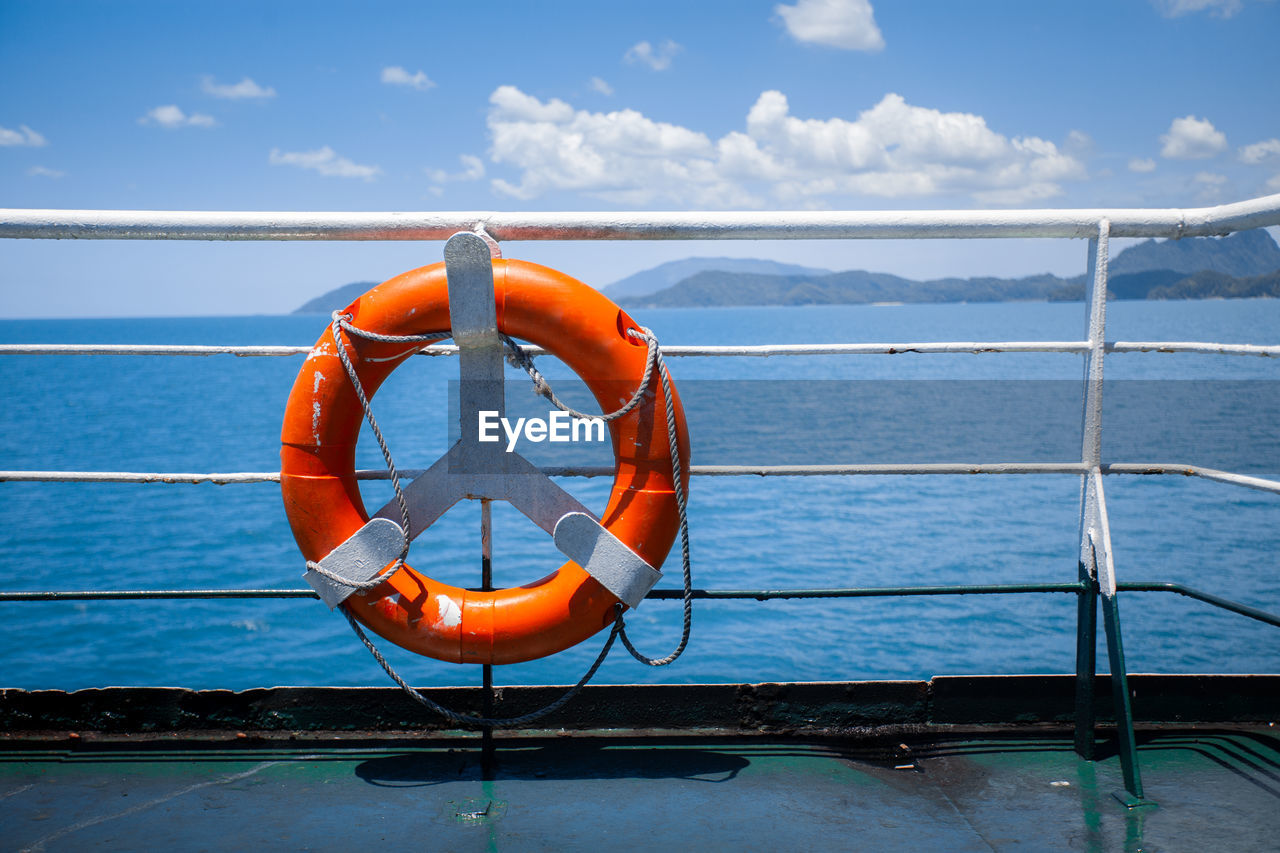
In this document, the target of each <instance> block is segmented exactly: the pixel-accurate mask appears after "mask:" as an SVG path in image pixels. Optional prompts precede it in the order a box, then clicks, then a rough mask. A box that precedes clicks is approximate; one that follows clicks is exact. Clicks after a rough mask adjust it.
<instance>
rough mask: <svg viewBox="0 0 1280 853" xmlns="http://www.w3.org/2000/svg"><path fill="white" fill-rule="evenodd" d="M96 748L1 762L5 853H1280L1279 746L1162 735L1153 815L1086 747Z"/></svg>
mask: <svg viewBox="0 0 1280 853" xmlns="http://www.w3.org/2000/svg"><path fill="white" fill-rule="evenodd" d="M901 743H902V746H905V747H906V748H905V749H904V748H902V746H899V745H897V744H892V745H888V746H877V747H867V746H864V745H863V744H861V743H860V742H859V741H858V740H856V739H842V738H826V739H821V740H812V739H802V740H787V739H776V738H768V737H765V736H760V737H753V738H741V737H737V738H717V737H700V736H687V737H662V736H643V737H641V736H607V735H591V734H586V733H575V734H574V735H572V736H556V735H554V734H553V735H550V736H547V737H535V738H527V737H522V738H518V739H513V740H506V739H501V738H500V739H499V740H498V751H497V765H496V767H495V768H494V772H493V773H492V776H493V778H492V779H491V780H485V779H484V775H485V774H484V773H483V772H482V770H481V766H480V753H479V750H478V749H477V748H476V747H477V745H478V744H477V739H475V738H471V739H458V738H455V737H449V738H441V737H439V736H432V737H430V738H426V739H418V740H405V739H397V738H372V737H371V738H366V739H363V740H362V739H359V738H353V737H352V736H350V735H344V736H342V737H336V736H335V737H317V736H307V737H303V738H294V739H289V737H288V736H278V737H275V738H270V739H268V738H264V737H258V736H247V737H237V736H236V734H235V733H228V734H225V735H221V736H216V737H215V736H208V735H206V736H204V737H203V738H201V739H200V740H182V739H179V740H174V739H172V738H168V737H166V738H154V737H152V738H148V737H138V736H128V737H126V736H94V735H83V736H81V737H80V738H79V739H76V740H71V739H64V740H62V742H61V743H57V742H52V741H39V740H35V741H27V742H24V743H22V744H16V743H14V742H10V743H9V744H8V748H7V749H5V750H4V751H3V752H2V753H0V827H3V837H0V848H3V849H6V850H49V851H57V850H86V849H95V850H161V849H163V850H236V849H240V850H246V849H263V848H268V847H270V848H276V849H279V850H352V849H377V848H381V847H384V846H391V845H393V846H394V848H395V849H419V850H430V851H454V850H456V851H473V850H474V851H489V850H512V851H540V850H547V851H564V850H601V849H617V850H661V849H669V850H686V849H703V850H761V851H764V850H770V851H774V850H867V851H874V850H937V851H991V850H997V851H1012V850H1034V851H1040V850H1081V851H1094V850H1098V851H1101V850H1107V851H1110V850H1124V851H1138V850H1148V851H1180V850H1185V851H1211V850H1233V851H1241V850H1244V851H1251V850H1259V851H1262V850H1276V849H1277V846H1278V841H1277V839H1280V736H1277V732H1276V730H1275V729H1274V728H1273V727H1269V726H1265V725H1263V726H1252V727H1249V726H1244V727H1242V726H1233V727H1229V728H1222V729H1216V730H1212V731H1210V730H1205V729H1198V730H1160V731H1144V732H1143V733H1142V736H1141V741H1140V747H1139V753H1140V756H1141V759H1142V762H1143V771H1144V778H1145V781H1146V786H1147V795H1148V798H1149V799H1150V800H1152V801H1154V803H1155V805H1146V806H1140V807H1137V808H1126V807H1125V806H1124V805H1122V804H1121V802H1120V801H1119V800H1118V799H1116V798H1115V797H1114V796H1113V792H1115V791H1119V790H1120V789H1121V787H1122V781H1121V776H1120V768H1119V766H1118V762H1117V760H1116V759H1115V758H1114V757H1112V758H1106V759H1103V760H1100V761H1095V762H1089V761H1085V760H1083V759H1081V758H1079V757H1077V756H1076V755H1075V753H1074V752H1073V751H1072V748H1071V741H1070V738H1069V736H1067V735H1065V734H1059V735H1053V734H1042V733H1034V732H1029V731H1028V732H1021V733H1018V732H998V733H997V732H992V733H987V734H981V733H979V734H975V733H973V732H969V733H964V734H959V733H957V735H956V736H954V737H941V738H939V737H936V736H931V737H929V738H928V739H925V740H921V739H920V738H918V737H905V739H904V740H903V741H902V742H901Z"/></svg>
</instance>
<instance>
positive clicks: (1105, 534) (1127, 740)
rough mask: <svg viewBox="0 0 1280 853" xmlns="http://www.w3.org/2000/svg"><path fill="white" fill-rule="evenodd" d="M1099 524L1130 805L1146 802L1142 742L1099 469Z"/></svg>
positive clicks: (1096, 536)
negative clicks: (1140, 753)
mask: <svg viewBox="0 0 1280 853" xmlns="http://www.w3.org/2000/svg"><path fill="white" fill-rule="evenodd" d="M1091 476H1092V478H1093V479H1094V480H1095V483H1094V490H1095V493H1096V495H1097V504H1098V517H1097V526H1096V527H1091V528H1090V530H1089V536H1090V539H1091V541H1092V543H1093V545H1094V552H1095V553H1096V554H1098V560H1097V566H1098V591H1099V593H1100V595H1101V597H1102V623H1103V626H1104V628H1105V630H1106V632H1107V659H1108V662H1109V663H1110V665H1111V698H1112V701H1113V704H1114V705H1115V712H1116V739H1117V740H1118V741H1119V747H1120V770H1121V772H1122V773H1123V774H1124V787H1125V790H1127V791H1128V792H1129V793H1130V794H1131V795H1132V797H1119V799H1120V801H1121V802H1123V803H1124V804H1125V805H1126V806H1129V807H1130V808H1132V807H1133V806H1139V805H1143V804H1144V801H1143V799H1142V773H1141V771H1139V769H1138V745H1137V741H1136V739H1135V738H1134V733H1133V707H1132V706H1131V705H1130V702H1129V674H1128V668H1127V667H1126V665H1125V660H1124V641H1123V639H1122V638H1121V636H1120V602H1119V600H1118V599H1117V597H1116V566H1115V559H1114V557H1113V556H1112V552H1111V527H1110V523H1109V521H1108V518H1107V499H1106V495H1105V493H1104V491H1103V488H1102V473H1101V472H1100V471H1095V472H1094V473H1093V474H1092V475H1091Z"/></svg>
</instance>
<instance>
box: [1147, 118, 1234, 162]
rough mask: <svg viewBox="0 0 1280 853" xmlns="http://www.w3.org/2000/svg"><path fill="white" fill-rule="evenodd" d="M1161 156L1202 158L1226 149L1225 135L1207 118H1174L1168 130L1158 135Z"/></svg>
mask: <svg viewBox="0 0 1280 853" xmlns="http://www.w3.org/2000/svg"><path fill="white" fill-rule="evenodd" d="M1160 141H1161V142H1162V143H1163V144H1164V147H1163V148H1161V149H1160V156H1161V157H1168V158H1170V159H1173V160H1202V159H1204V158H1206V157H1212V156H1213V155H1215V154H1218V153H1219V152H1221V151H1224V150H1226V147H1227V137H1226V135H1225V134H1223V133H1222V132H1221V131H1219V130H1217V129H1216V128H1215V127H1214V126H1213V123H1212V122H1210V121H1209V120H1208V119H1207V118H1196V117H1195V116H1183V117H1182V118H1175V119H1174V120H1173V122H1172V123H1171V124H1170V125H1169V132H1168V133H1166V134H1164V135H1162V136H1161V137H1160Z"/></svg>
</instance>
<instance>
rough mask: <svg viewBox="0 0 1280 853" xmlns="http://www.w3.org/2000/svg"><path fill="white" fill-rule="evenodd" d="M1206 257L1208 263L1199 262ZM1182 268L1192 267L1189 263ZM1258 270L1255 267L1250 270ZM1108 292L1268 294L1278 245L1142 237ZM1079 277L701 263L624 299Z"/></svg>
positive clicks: (887, 289) (806, 295) (1038, 282)
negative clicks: (707, 266)
mask: <svg viewBox="0 0 1280 853" xmlns="http://www.w3.org/2000/svg"><path fill="white" fill-rule="evenodd" d="M1199 264H1208V266H1207V267H1198V266H1197V265H1199ZM1187 267H1195V269H1191V270H1188V269H1186V268H1187ZM1255 270H1257V271H1260V272H1255ZM1108 271H1109V273H1110V277H1109V280H1108V288H1107V289H1108V291H1109V293H1110V295H1111V298H1113V299H1212V298H1236V297H1243V296H1270V295H1272V294H1273V293H1274V280H1273V278H1271V274H1272V273H1274V272H1276V271H1280V247H1278V246H1276V243H1275V241H1274V240H1273V239H1272V238H1271V235H1270V234H1269V233H1267V231H1265V230H1263V229H1258V230H1255V231H1242V232H1240V233H1238V234H1233V235H1231V236H1230V237H1221V238H1218V237H1194V238H1188V239H1185V240H1161V241H1157V240H1147V241H1145V242H1143V243H1139V244H1137V245H1135V246H1131V247H1129V248H1127V249H1124V250H1123V251H1120V252H1118V253H1117V254H1116V256H1115V257H1114V258H1113V259H1112V260H1111V263H1110V264H1109V265H1108ZM1084 294H1085V280H1084V276H1083V275H1080V276H1075V277H1073V278H1069V279H1066V278H1059V277H1058V276H1054V275H1049V274H1047V273H1046V274H1043V275H1035V276H1027V277H1025V278H1017V279H1003V278H946V279H936V280H934V281H923V282H920V281H912V280H910V279H905V278H901V277H899V276H894V275H889V274H887V273H871V272H865V271H862V270H850V271H848V272H841V273H826V274H821V273H819V274H813V273H809V274H801V275H795V274H783V275H767V274H760V273H755V274H734V273H731V272H726V271H722V270H705V271H702V272H698V273H695V274H693V275H691V276H689V277H688V278H686V279H684V280H682V281H680V282H678V283H676V284H674V285H672V286H669V287H667V288H664V289H662V290H660V291H657V292H656V293H651V294H648V295H643V296H635V297H631V298H623V299H622V300H621V301H622V302H624V303H625V304H626V305H627V306H628V307H695V306H712V305H834V304H859V303H863V304H865V303H870V302H1007V301H1022V300H1044V299H1048V300H1051V301H1080V300H1082V299H1084Z"/></svg>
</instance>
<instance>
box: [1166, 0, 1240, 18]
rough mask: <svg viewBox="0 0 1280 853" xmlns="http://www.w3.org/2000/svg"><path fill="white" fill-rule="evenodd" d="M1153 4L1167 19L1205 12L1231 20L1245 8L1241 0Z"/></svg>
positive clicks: (1171, 0) (1175, 0)
mask: <svg viewBox="0 0 1280 853" xmlns="http://www.w3.org/2000/svg"><path fill="white" fill-rule="evenodd" d="M1151 2H1152V4H1153V5H1154V6H1155V7H1156V10H1157V11H1158V12H1159V13H1160V14H1161V15H1163V16H1165V17H1166V18H1180V17H1182V16H1183V15H1191V14H1194V13H1195V12H1203V11H1205V10H1208V11H1209V12H1212V13H1213V14H1214V15H1216V16H1218V17H1220V18H1230V17H1231V16H1232V15H1234V14H1235V13H1236V12H1239V11H1240V10H1241V9H1242V8H1243V7H1244V4H1243V3H1242V2H1241V0H1151Z"/></svg>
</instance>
